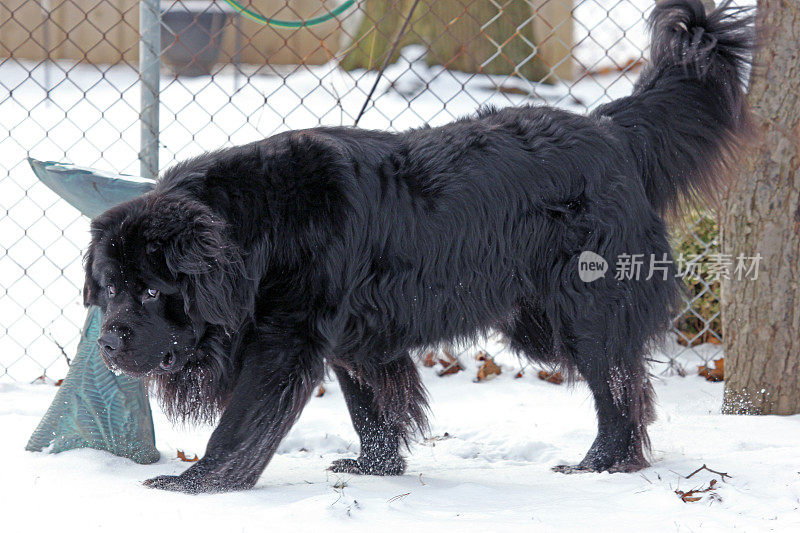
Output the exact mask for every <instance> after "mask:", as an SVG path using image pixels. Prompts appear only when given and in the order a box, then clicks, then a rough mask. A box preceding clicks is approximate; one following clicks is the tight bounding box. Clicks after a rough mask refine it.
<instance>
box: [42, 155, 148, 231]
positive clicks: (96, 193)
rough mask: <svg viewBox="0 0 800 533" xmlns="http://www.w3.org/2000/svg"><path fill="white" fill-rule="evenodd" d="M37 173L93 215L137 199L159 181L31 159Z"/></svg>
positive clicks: (73, 202) (86, 212)
mask: <svg viewBox="0 0 800 533" xmlns="http://www.w3.org/2000/svg"><path fill="white" fill-rule="evenodd" d="M28 163H30V165H31V168H32V169H33V173H34V174H36V177H37V178H39V180H40V181H41V182H42V183H44V184H45V185H47V186H48V187H49V188H50V189H52V190H53V192H55V193H56V194H58V195H59V196H60V197H62V198H63V199H64V200H66V201H67V202H69V204H70V205H71V206H72V207H74V208H76V209H77V210H78V211H80V212H81V213H83V214H84V215H86V216H87V217H89V218H94V217H96V216H97V215H99V214H100V213H102V212H103V211H105V210H106V209H108V208H109V207H114V206H115V205H117V204H121V203H122V202H125V201H127V200H130V199H131V198H136V197H137V196H140V195H142V194H144V193H146V192H148V191H150V190H152V189H153V186H154V185H155V181H153V180H149V179H146V178H140V177H138V176H127V175H125V174H114V173H113V172H106V171H103V170H95V169H92V168H87V167H79V166H76V165H71V164H69V163H58V162H55V161H39V160H36V159H33V158H31V157H29V158H28Z"/></svg>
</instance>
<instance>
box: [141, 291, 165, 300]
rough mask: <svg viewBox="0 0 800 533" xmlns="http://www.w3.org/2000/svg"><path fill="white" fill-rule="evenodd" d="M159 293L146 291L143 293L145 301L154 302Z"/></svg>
mask: <svg viewBox="0 0 800 533" xmlns="http://www.w3.org/2000/svg"><path fill="white" fill-rule="evenodd" d="M160 294H161V292H160V291H159V290H158V289H147V291H145V293H144V298H145V300H155V299H156V298H158V296H159V295H160Z"/></svg>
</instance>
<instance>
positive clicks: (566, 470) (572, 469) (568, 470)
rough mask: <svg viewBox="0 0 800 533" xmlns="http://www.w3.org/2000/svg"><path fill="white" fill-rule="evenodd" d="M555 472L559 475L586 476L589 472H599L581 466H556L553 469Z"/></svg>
mask: <svg viewBox="0 0 800 533" xmlns="http://www.w3.org/2000/svg"><path fill="white" fill-rule="evenodd" d="M553 472H558V473H559V474H586V473H587V472H597V470H593V469H591V468H588V467H585V466H581V465H556V466H554V467H553Z"/></svg>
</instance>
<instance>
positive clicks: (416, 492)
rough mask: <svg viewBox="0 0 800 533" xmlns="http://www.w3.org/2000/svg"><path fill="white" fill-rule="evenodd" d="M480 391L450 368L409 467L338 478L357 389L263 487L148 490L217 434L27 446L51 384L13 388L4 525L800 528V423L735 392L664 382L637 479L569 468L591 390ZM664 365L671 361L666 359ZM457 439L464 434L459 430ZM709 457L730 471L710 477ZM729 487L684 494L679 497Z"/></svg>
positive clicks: (510, 371)
mask: <svg viewBox="0 0 800 533" xmlns="http://www.w3.org/2000/svg"><path fill="white" fill-rule="evenodd" d="M499 360H500V361H501V363H502V368H503V374H502V375H500V376H498V377H496V378H494V379H492V380H489V381H486V382H481V383H474V382H473V381H472V380H473V379H474V377H475V374H476V368H477V363H476V362H474V361H471V360H470V358H469V357H468V356H464V357H462V362H463V363H465V366H466V367H467V370H466V371H464V372H461V373H459V374H456V375H452V376H446V377H438V376H437V375H436V373H435V369H431V368H422V370H421V371H422V373H423V376H424V381H425V383H426V385H427V387H428V389H429V391H430V396H431V407H432V413H433V414H432V431H431V436H432V437H433V438H432V439H429V440H427V441H422V440H417V441H415V442H414V444H413V445H412V447H411V451H410V454H409V455H408V471H407V473H406V474H405V475H403V476H400V477H389V478H379V477H372V476H366V477H360V476H350V475H338V474H331V473H329V472H326V470H325V468H326V467H327V466H328V465H329V464H330V463H331V461H333V460H335V459H338V458H342V457H352V456H354V454H355V453H356V451H357V448H358V440H357V437H356V435H355V433H354V431H353V430H352V428H351V426H350V421H349V417H348V415H347V411H346V408H345V405H344V401H343V398H342V394H341V392H340V389H339V387H338V385H336V384H335V383H328V384H326V387H327V391H326V393H325V395H324V396H322V397H319V398H312V399H311V401H310V402H309V404H308V407H307V408H306V410H305V412H304V413H303V415H302V417H301V418H300V421H299V422H298V424H297V425H296V426H295V427H294V429H293V430H292V431H291V433H290V434H289V436H288V437H287V438H286V440H285V441H284V442H283V443H282V444H281V446H280V449H279V451H278V454H277V455H276V456H275V458H274V459H273V461H272V463H271V464H270V465H269V466H268V467H267V470H266V471H265V473H264V475H263V476H262V478H261V480H260V481H259V482H258V484H257V485H256V487H255V488H254V489H253V490H250V491H247V492H240V493H230V494H219V495H200V496H188V495H184V494H175V493H166V492H161V491H155V490H151V489H147V488H145V487H143V486H141V484H140V482H141V481H142V480H144V479H147V478H149V477H152V476H155V475H160V474H175V473H179V472H181V471H182V470H183V469H185V468H186V467H187V466H188V463H184V462H181V461H179V460H178V459H177V458H176V453H177V450H184V451H185V452H186V453H187V455H189V456H191V455H193V454H199V455H202V453H203V451H204V449H205V443H206V439H207V438H208V435H209V432H210V431H211V428H210V427H192V428H180V427H173V426H171V425H170V424H169V422H167V421H166V419H165V417H164V415H163V414H162V413H161V412H160V411H156V414H155V425H156V437H157V445H158V448H159V450H160V451H161V453H162V459H161V461H159V462H158V463H157V464H154V465H149V466H141V465H136V464H135V463H133V462H131V461H129V460H127V459H120V458H117V457H114V456H112V455H110V454H108V453H106V452H100V451H95V450H77V451H70V452H65V453H62V454H59V455H46V454H42V453H30V452H26V451H24V450H23V448H24V446H25V442H26V440H27V438H28V436H29V435H30V434H31V432H32V431H33V429H34V427H35V426H36V424H37V423H38V421H39V419H40V417H41V416H42V414H43V413H44V411H45V409H46V408H47V406H48V405H49V403H50V401H51V399H52V397H53V394H54V393H55V390H56V389H55V387H53V386H52V385H19V384H0V435H2V438H0V472H1V473H2V474H1V475H2V481H3V482H2V484H1V485H0V528H2V529H3V530H4V531H29V530H41V529H45V528H46V529H48V530H53V531H69V532H71V531H94V530H114V531H123V532H124V531H136V532H141V531H191V532H203V531H215V532H218V531H225V532H228V531H266V530H275V531H285V530H288V529H290V528H291V529H292V530H293V531H315V532H319V531H344V530H346V531H375V530H376V529H377V528H381V529H382V530H384V531H414V530H416V531H437V532H439V531H501V530H505V531H587V530H593V531H648V532H649V531H704V532H709V531H712V532H713V531H730V530H741V531H798V530H800V529H798V528H800V466H798V464H799V463H798V457H800V416H793V417H775V416H767V417H744V416H722V415H720V414H719V413H720V405H721V399H722V390H723V385H722V384H721V383H708V382H706V381H705V380H703V379H702V378H699V377H697V376H695V375H690V376H689V377H684V378H681V377H677V376H672V377H662V378H657V379H656V383H655V389H656V392H657V395H658V405H659V407H658V421H657V422H656V423H655V424H654V425H653V426H652V427H651V432H650V435H651V438H652V442H653V454H652V455H653V457H652V466H651V467H649V468H647V469H645V470H642V471H641V472H639V473H635V474H607V473H604V474H581V475H571V476H566V475H563V474H558V473H554V472H552V471H551V470H550V468H551V467H552V466H554V465H556V464H559V463H564V462H576V461H579V460H580V459H581V457H582V456H583V454H584V453H585V452H586V450H587V448H588V447H589V445H590V443H591V441H592V439H593V438H594V429H595V417H594V411H593V404H592V400H591V397H590V395H589V392H588V390H587V389H586V388H585V387H584V386H583V385H582V384H580V383H579V384H577V385H576V386H574V387H568V386H567V385H551V384H549V383H546V382H544V381H541V380H539V379H538V378H537V377H536V375H535V374H536V373H535V372H534V371H533V369H528V370H526V372H525V374H524V375H523V377H521V378H518V379H515V377H514V375H515V374H516V372H517V370H518V369H519V365H518V363H517V361H516V360H515V359H513V358H511V357H509V356H508V355H502V354H501V356H500V359H499ZM654 370H656V371H657V372H658V371H659V370H660V369H659V368H658V367H657V368H655V369H654ZM445 434H447V435H448V436H447V437H444V436H445ZM703 464H706V465H707V466H708V468H710V469H713V470H716V471H718V472H725V473H727V474H729V475H730V476H731V477H730V478H727V477H726V478H725V480H724V481H723V480H722V479H721V478H720V476H718V475H715V474H713V473H711V472H708V471H701V472H699V473H697V474H695V475H694V476H693V477H692V478H691V479H685V478H684V477H683V476H686V475H688V474H690V473H691V472H693V471H694V470H696V469H697V468H699V467H700V466H702V465H703ZM712 480H717V482H716V486H715V489H714V490H713V491H711V492H707V493H702V494H699V495H698V496H701V497H702V498H701V499H700V500H699V501H697V502H690V503H685V502H683V501H682V500H681V499H680V497H679V496H678V495H677V494H676V493H675V491H676V490H682V491H688V490H690V489H697V488H706V487H708V486H709V483H710V482H711V481H712Z"/></svg>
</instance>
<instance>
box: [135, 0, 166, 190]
mask: <svg viewBox="0 0 800 533" xmlns="http://www.w3.org/2000/svg"><path fill="white" fill-rule="evenodd" d="M139 35H140V37H141V40H140V41H139V77H140V80H141V87H142V89H141V90H142V94H141V104H140V110H139V121H140V123H141V139H140V144H139V169H140V174H141V175H142V177H144V178H151V179H155V178H156V177H157V176H158V128H159V125H158V107H159V71H160V68H161V11H160V7H159V0H139Z"/></svg>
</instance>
